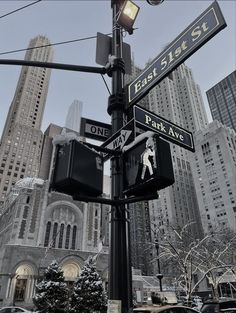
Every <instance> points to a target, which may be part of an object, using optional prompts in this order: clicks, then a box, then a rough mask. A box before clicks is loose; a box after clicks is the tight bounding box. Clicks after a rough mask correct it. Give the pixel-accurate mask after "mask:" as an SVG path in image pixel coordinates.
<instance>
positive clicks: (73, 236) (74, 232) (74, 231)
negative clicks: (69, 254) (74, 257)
mask: <svg viewBox="0 0 236 313" xmlns="http://www.w3.org/2000/svg"><path fill="white" fill-rule="evenodd" d="M76 233H77V227H76V226H74V227H73V232H72V243H71V249H73V250H75V242H76Z"/></svg>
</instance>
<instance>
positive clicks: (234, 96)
mask: <svg viewBox="0 0 236 313" xmlns="http://www.w3.org/2000/svg"><path fill="white" fill-rule="evenodd" d="M206 94H207V99H208V102H209V106H210V110H211V114H212V118H213V120H218V121H219V122H221V123H222V124H224V125H225V126H228V127H230V128H232V129H234V130H235V131H236V71H233V72H232V73H231V74H229V75H228V76H226V77H225V78H224V79H222V80H221V81H220V82H219V83H217V84H216V85H215V86H213V87H212V88H210V89H209V90H208V91H207V92H206Z"/></svg>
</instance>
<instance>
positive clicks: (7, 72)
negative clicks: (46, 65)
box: [0, 0, 236, 134]
mask: <svg viewBox="0 0 236 313" xmlns="http://www.w3.org/2000/svg"><path fill="white" fill-rule="evenodd" d="M32 2H33V1H32ZM218 2H219V4H220V7H221V10H222V12H223V15H224V17H225V20H226V22H227V24H228V26H227V27H226V28H225V29H224V30H222V31H221V32H220V33H218V34H217V35H216V36H215V37H213V38H212V39H211V40H210V41H209V42H208V43H206V44H205V45H204V46H203V47H202V48H200V50H198V51H197V52H195V54H194V55H192V56H191V57H190V58H189V59H188V60H187V61H186V62H185V63H186V64H187V65H188V66H189V67H190V68H192V70H193V75H194V78H195V81H196V82H197V83H198V84H199V85H200V88H201V90H202V94H203V98H204V102H205V105H206V108H208V104H207V99H206V96H205V92H206V91H207V90H208V89H209V88H211V87H212V86H213V85H214V84H216V83H217V82H219V81H220V80H221V79H223V78H224V77H225V76H227V75H229V74H230V73H231V72H233V71H234V70H235V69H236V1H234V0H231V1H228V0H221V1H218ZM29 3H30V2H29V1H19V0H17V1H13V0H12V1H9V0H8V1H4V0H1V1H0V16H2V15H4V14H6V13H8V12H10V11H12V10H14V9H17V8H19V7H21V6H24V5H26V4H29ZM136 3H137V4H138V5H139V6H140V7H141V9H140V12H139V15H138V17H137V20H136V23H135V27H138V29H137V30H136V31H135V32H134V34H133V35H131V36H130V35H128V34H127V35H126V37H125V38H124V41H125V42H127V43H129V44H130V45H131V49H132V53H133V55H134V58H135V63H136V64H137V65H138V66H141V67H144V66H145V63H146V62H147V61H148V60H149V59H150V58H154V57H156V56H157V55H158V54H159V53H160V52H161V50H162V49H163V48H164V47H165V46H166V45H167V44H168V43H170V42H171V41H173V40H174V39H175V38H176V37H177V36H178V35H179V34H180V33H181V32H182V31H183V30H184V29H185V28H186V27H187V26H188V25H189V24H190V23H191V22H192V21H193V20H194V19H195V18H197V17H198V16H199V15H200V14H201V13H202V12H203V11H204V10H205V9H206V8H207V7H208V6H209V5H210V4H211V3H212V1H207V0H204V1H201V0H191V1H190V0H184V1H178V0H165V2H164V3H163V4H162V5H160V6H150V5H148V4H147V2H146V1H145V0H142V1H136ZM111 28H112V11H111V6H110V0H103V1H100V0H95V1H91V0H87V1H85V0H84V1H81V0H74V1H68V0H61V1H57V0H44V1H42V2H39V3H37V4H35V5H33V6H30V7H28V8H26V9H25V10H22V11H19V12H17V13H15V14H12V15H9V16H6V17H3V18H0V38H1V46H0V53H2V52H5V51H9V50H15V49H21V48H27V46H28V44H29V40H30V39H31V38H33V37H35V36H37V35H38V34H42V35H46V36H47V37H48V38H49V39H50V41H51V43H56V42H61V41H67V40H73V39H78V38H84V37H90V36H95V35H96V33H97V32H101V33H104V34H107V33H110V32H111ZM24 54H25V52H18V53H14V54H6V55H0V58H6V59H23V58H24ZM95 55H96V40H95V39H90V40H87V41H81V42H76V43H71V44H66V45H61V46H55V47H54V62H58V63H68V64H78V65H86V66H98V67H100V65H98V64H96V63H95ZM19 73H20V67H19V66H12V65H11V66H10V65H0V108H1V113H0V134H1V133H2V129H3V126H4V123H5V119H6V116H7V112H8V109H9V106H10V103H11V101H12V98H13V95H14V91H15V88H16V84H17V80H18V77H19ZM105 78H106V81H107V83H108V84H109V82H110V78H108V77H105ZM108 96H109V94H108V91H107V89H106V87H105V84H104V82H103V80H102V78H101V76H100V75H99V74H90V73H79V72H69V71H59V70H52V75H51V81H50V88H49V94H48V99H47V103H46V109H45V113H44V119H43V125H42V130H43V131H44V130H45V129H46V128H47V126H48V125H49V123H55V124H57V125H60V126H64V123H65V116H66V113H67V109H68V107H69V105H70V104H71V103H72V102H73V100H74V99H79V100H81V101H82V102H83V114H82V115H83V117H85V118H91V119H95V120H98V121H101V122H107V123H109V122H110V116H109V115H108V114H107V111H106V110H107V99H108Z"/></svg>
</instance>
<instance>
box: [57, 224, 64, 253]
mask: <svg viewBox="0 0 236 313" xmlns="http://www.w3.org/2000/svg"><path fill="white" fill-rule="evenodd" d="M63 235H64V224H61V227H60V234H59V242H58V248H62V242H63Z"/></svg>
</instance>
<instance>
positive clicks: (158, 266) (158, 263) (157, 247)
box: [155, 238, 163, 291]
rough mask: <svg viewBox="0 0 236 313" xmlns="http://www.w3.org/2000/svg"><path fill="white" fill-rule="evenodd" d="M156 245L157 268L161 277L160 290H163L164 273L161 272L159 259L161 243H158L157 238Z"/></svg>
mask: <svg viewBox="0 0 236 313" xmlns="http://www.w3.org/2000/svg"><path fill="white" fill-rule="evenodd" d="M155 247H156V251H157V269H158V273H157V274H156V277H157V279H159V283H160V291H162V282H161V280H162V278H163V274H161V266H160V259H159V243H158V239H157V238H156V239H155Z"/></svg>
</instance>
